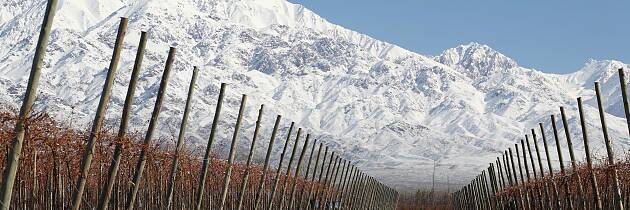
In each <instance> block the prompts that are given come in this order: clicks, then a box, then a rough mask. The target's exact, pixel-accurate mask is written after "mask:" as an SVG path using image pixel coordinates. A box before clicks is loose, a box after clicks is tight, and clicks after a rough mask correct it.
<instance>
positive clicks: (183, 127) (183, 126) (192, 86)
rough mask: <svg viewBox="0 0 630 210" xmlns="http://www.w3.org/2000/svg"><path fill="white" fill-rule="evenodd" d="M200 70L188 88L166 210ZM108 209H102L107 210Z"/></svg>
mask: <svg viewBox="0 0 630 210" xmlns="http://www.w3.org/2000/svg"><path fill="white" fill-rule="evenodd" d="M198 73H199V69H198V68H197V67H196V66H195V67H194V68H193V74H192V77H191V79H190V85H189V86H188V96H187V97H186V105H185V106H184V116H183V117H182V122H181V124H180V126H179V135H178V136H177V145H176V146H175V154H174V155H173V165H172V166H171V175H170V177H169V181H168V189H167V190H166V193H167V195H166V206H164V210H168V209H170V207H171V204H172V202H173V191H174V187H175V178H176V177H177V167H178V165H179V154H180V153H181V151H182V149H183V147H184V137H185V134H186V126H187V123H188V113H189V112H190V106H191V104H192V98H193V92H194V91H195V83H196V81H197V74H198ZM106 208H107V207H105V208H103V209H101V210H105V209H106Z"/></svg>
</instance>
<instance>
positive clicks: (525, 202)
mask: <svg viewBox="0 0 630 210" xmlns="http://www.w3.org/2000/svg"><path fill="white" fill-rule="evenodd" d="M521 142H523V140H522V139H521ZM514 148H515V149H516V160H517V163H518V171H519V174H520V175H521V184H522V187H520V188H519V193H521V192H520V191H521V188H522V189H524V190H525V195H523V194H522V193H521V204H522V205H523V208H524V209H525V208H526V209H531V204H530V203H529V190H528V189H527V186H526V185H525V177H524V176H523V168H522V167H521V156H519V152H518V143H517V144H514ZM523 157H524V156H523Z"/></svg>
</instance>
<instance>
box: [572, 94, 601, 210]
mask: <svg viewBox="0 0 630 210" xmlns="http://www.w3.org/2000/svg"><path fill="white" fill-rule="evenodd" d="M577 102H578V112H579V114H580V125H581V126H582V139H584V152H585V153H586V167H588V170H589V171H590V173H591V174H590V175H591V188H592V192H593V199H594V200H595V209H596V210H601V209H603V208H602V200H601V199H600V196H599V188H598V187H597V177H595V171H593V161H592V159H591V151H590V149H589V145H588V135H587V131H586V130H587V129H586V120H585V119H584V118H585V117H586V116H585V115H584V110H583V109H582V98H581V97H580V98H577Z"/></svg>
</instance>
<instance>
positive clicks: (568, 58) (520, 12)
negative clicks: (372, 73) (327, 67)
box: [289, 0, 630, 73]
mask: <svg viewBox="0 0 630 210" xmlns="http://www.w3.org/2000/svg"><path fill="white" fill-rule="evenodd" d="M289 1H290V2H292V3H298V4H302V5H304V6H306V7H307V8H309V9H311V10H313V11H315V13H317V14H319V15H320V16H322V17H324V18H325V19H327V20H328V21H330V22H332V23H335V24H338V25H341V26H344V27H346V28H349V29H352V30H355V31H358V32H361V33H364V34H368V35H370V36H372V37H375V38H377V39H379V40H383V41H387V42H390V43H394V44H397V45H399V46H402V47H403V48H406V49H408V50H411V51H414V52H418V53H421V54H425V55H437V54H439V53H440V52H442V51H443V50H444V49H447V48H451V47H455V46H457V45H460V44H465V43H469V42H473V41H474V42H479V43H482V44H487V45H489V46H490V47H492V48H494V49H496V50H498V51H500V52H502V53H503V54H505V55H507V56H509V57H511V58H513V59H515V60H516V61H517V62H518V63H519V64H520V65H521V66H525V67H530V68H536V69H538V70H541V71H545V72H555V73H569V72H573V71H576V70H578V69H579V68H581V67H582V66H583V64H584V63H585V62H586V61H587V60H588V59H589V58H593V59H615V60H621V61H624V62H625V63H628V62H630V1H628V0H431V1H428V0H289Z"/></svg>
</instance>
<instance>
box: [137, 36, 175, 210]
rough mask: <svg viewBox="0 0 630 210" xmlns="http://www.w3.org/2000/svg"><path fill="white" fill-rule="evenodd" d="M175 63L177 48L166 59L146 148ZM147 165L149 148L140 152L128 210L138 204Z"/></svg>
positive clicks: (149, 143)
mask: <svg viewBox="0 0 630 210" xmlns="http://www.w3.org/2000/svg"><path fill="white" fill-rule="evenodd" d="M174 61H175V48H173V47H171V48H170V50H169V52H168V57H167V58H166V66H165V67H164V73H163V74H162V80H161V81H160V88H159V90H158V95H157V98H156V100H155V107H154V108H153V113H152V114H151V120H150V121H149V128H148V130H147V134H146V136H145V137H144V142H143V143H144V145H146V146H149V145H151V143H152V142H153V134H154V131H155V129H156V128H157V122H158V117H159V115H160V110H161V109H162V103H163V102H164V96H165V94H166V86H168V78H169V75H170V72H171V67H172V66H173V62H174ZM146 163H147V148H146V147H143V148H142V151H141V152H140V158H139V160H138V164H137V165H136V169H135V174H134V176H133V181H132V183H131V185H132V189H131V191H130V192H129V194H128V195H127V204H126V208H127V210H133V208H134V204H135V202H136V194H137V193H138V189H140V181H141V180H142V173H143V172H144V167H145V165H146Z"/></svg>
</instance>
